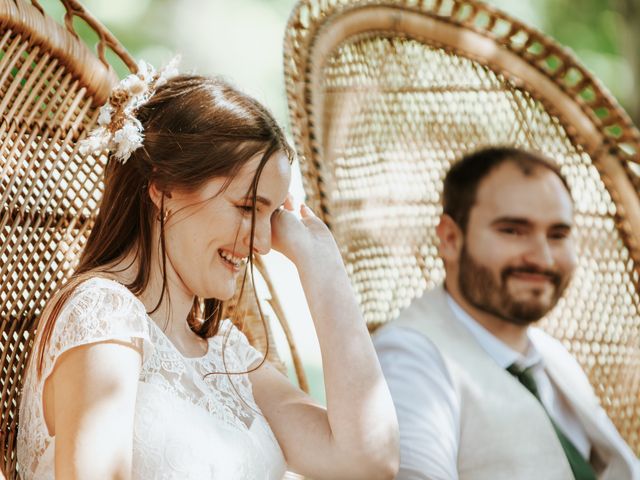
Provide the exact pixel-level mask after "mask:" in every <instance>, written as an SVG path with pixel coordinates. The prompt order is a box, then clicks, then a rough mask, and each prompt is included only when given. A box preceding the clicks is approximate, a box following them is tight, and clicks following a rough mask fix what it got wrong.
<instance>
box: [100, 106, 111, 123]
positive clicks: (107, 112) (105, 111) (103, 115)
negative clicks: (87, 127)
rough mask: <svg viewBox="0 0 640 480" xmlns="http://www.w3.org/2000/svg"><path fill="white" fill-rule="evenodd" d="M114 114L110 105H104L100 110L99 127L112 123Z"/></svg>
mask: <svg viewBox="0 0 640 480" xmlns="http://www.w3.org/2000/svg"><path fill="white" fill-rule="evenodd" d="M112 114H113V107H112V106H111V104H110V103H106V104H104V105H103V106H102V107H101V108H100V116H99V117H98V125H101V126H106V125H109V124H110V123H111V115H112Z"/></svg>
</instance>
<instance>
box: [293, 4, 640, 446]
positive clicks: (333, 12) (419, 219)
mask: <svg viewBox="0 0 640 480" xmlns="http://www.w3.org/2000/svg"><path fill="white" fill-rule="evenodd" d="M349 3H350V2H327V3H316V2H301V4H300V6H299V9H298V10H297V15H296V14H294V16H293V17H292V20H291V21H290V28H291V30H290V32H289V35H288V37H287V40H286V41H287V42H289V43H287V44H286V46H288V48H289V50H288V53H289V55H288V56H287V55H285V70H286V74H287V81H288V92H289V100H290V111H291V113H292V123H293V127H294V131H295V132H296V140H297V147H298V151H299V153H300V154H301V157H302V162H303V173H304V175H305V188H306V190H307V193H308V195H309V199H310V201H311V203H312V204H313V205H314V206H315V207H316V208H318V209H319V210H320V211H321V212H322V215H323V216H324V219H325V220H326V221H327V222H328V223H329V224H330V226H331V228H332V231H333V233H334V235H335V236H336V239H337V241H338V244H339V245H340V246H341V249H342V253H343V258H344V260H345V263H346V265H347V269H348V271H349V274H350V276H351V279H352V283H353V284H354V287H355V289H356V292H357V295H358V298H359V302H360V305H361V307H362V309H363V312H364V315H365V319H366V320H367V322H368V323H369V325H370V327H371V328H372V329H374V328H376V327H377V326H379V325H380V324H382V323H384V322H386V321H388V320H390V319H392V318H394V317H395V316H397V315H398V313H399V312H400V310H401V309H403V308H405V307H406V306H408V305H409V303H410V302H411V300H412V299H414V298H415V297H417V296H418V295H420V294H421V293H422V292H423V291H424V290H425V289H427V288H430V287H433V286H435V285H436V284H438V283H441V282H442V281H443V279H444V269H443V266H442V262H441V260H440V259H439V258H438V257H437V246H436V245H437V244H436V236H435V226H436V224H437V222H438V217H439V215H440V213H441V206H440V195H441V190H442V179H443V177H444V175H445V173H446V171H447V170H448V168H449V167H450V165H451V164H452V162H453V161H454V160H456V159H457V158H459V157H460V156H461V155H462V154H464V153H466V152H469V151H471V150H474V149H478V148H480V147H483V146H488V145H496V144H498V145H500V144H507V145H516V146H520V147H524V148H527V149H534V150H538V151H541V152H543V153H544V154H546V155H547V156H549V157H550V158H552V159H554V160H555V161H556V162H557V163H558V165H559V166H560V168H561V171H562V173H563V174H564V175H565V176H566V177H567V179H568V182H569V184H570V186H571V189H572V194H573V198H574V201H575V222H576V229H575V230H576V231H575V238H576V244H577V250H578V252H577V254H578V258H579V265H578V268H577V271H576V273H575V276H574V279H573V281H572V284H571V286H570V288H569V289H568V291H567V293H566V294H565V296H564V297H563V298H562V299H561V301H560V303H559V305H558V307H557V308H556V309H555V310H554V311H553V312H552V313H551V314H550V315H549V316H548V318H546V319H545V320H543V322H542V326H543V327H544V328H545V329H546V330H547V331H548V332H550V333H551V334H553V335H554V336H555V337H556V338H559V339H560V340H562V341H563V343H564V344H565V346H567V347H568V349H569V350H570V351H571V352H572V354H574V355H575V357H576V358H577V359H578V361H579V362H580V363H581V365H582V366H583V367H584V369H585V371H586V372H587V374H588V376H589V378H590V380H591V382H592V384H593V385H594V386H595V389H596V393H597V394H598V395H599V397H600V399H601V401H602V403H603V406H604V407H605V409H606V410H607V413H608V414H609V415H610V417H611V418H612V419H613V420H614V423H615V424H616V426H617V427H618V429H619V430H620V432H621V434H622V435H623V437H624V438H625V439H626V440H627V441H628V443H629V444H630V445H631V447H632V448H633V449H634V451H635V452H637V453H639V454H640V297H639V294H638V292H639V290H638V285H639V283H640V282H639V268H638V264H637V261H638V257H637V250H636V245H637V244H636V242H635V238H634V236H633V235H634V234H635V236H636V237H637V235H638V234H639V233H640V232H631V233H630V232H629V225H628V224H626V222H625V217H626V215H628V214H630V213H632V212H629V211H624V210H623V209H622V208H621V207H619V206H618V205H619V204H618V203H616V201H614V198H612V197H615V196H616V194H617V192H616V185H615V183H613V182H611V181H610V179H608V178H606V177H604V176H603V175H602V174H601V171H600V166H599V165H598V163H597V160H598V157H597V155H596V156H595V157H594V156H593V155H594V152H588V151H587V149H586V147H585V146H584V145H583V144H581V143H580V138H579V136H578V135H576V134H575V131H574V129H573V128H572V125H571V123H570V122H565V121H563V120H564V119H563V120H561V119H560V118H559V117H558V116H556V115H554V114H552V113H551V110H553V105H550V104H549V103H548V102H545V101H544V100H545V99H544V98H543V96H539V95H536V93H537V92H536V91H535V89H532V90H533V91H530V90H528V89H526V88H524V87H523V86H522V85H523V84H522V82H516V81H514V77H513V76H509V75H507V72H502V71H500V70H499V69H497V68H492V64H491V60H490V58H486V59H483V58H469V57H467V56H464V55H462V54H461V53H460V52H457V51H455V50H454V49H453V48H450V47H447V46H446V45H444V44H442V43H440V44H436V42H430V41H426V40H425V39H424V38H420V37H419V35H415V34H413V35H408V34H405V33H404V32H401V31H398V30H399V29H398V30H393V31H391V30H388V31H385V30H381V29H371V31H369V32H367V31H366V26H360V27H359V30H360V32H359V33H358V34H355V35H352V36H349V35H345V36H344V38H340V34H339V33H337V34H336V36H337V37H338V38H337V39H334V40H335V43H336V46H335V48H332V49H329V50H328V51H327V53H326V55H325V56H323V57H322V58H315V63H314V64H312V62H311V58H312V57H313V55H314V51H313V49H314V48H316V43H315V42H316V41H318V38H317V37H319V36H321V35H322V34H323V33H324V32H326V31H328V30H330V24H331V23H332V22H334V21H337V20H336V19H337V18H339V17H340V15H341V14H343V13H344V12H346V11H348V10H349ZM370 3H373V2H351V4H357V6H358V7H363V5H364V6H366V5H368V4H370ZM377 3H391V4H394V7H398V5H399V4H405V3H411V2H400V1H397V2H377ZM428 3H429V2H425V5H426V4H428ZM453 3H455V4H456V5H457V4H467V5H468V4H471V5H476V3H475V2H431V7H433V8H444V7H442V6H438V5H436V4H442V5H444V4H448V5H450V6H451V5H452V4H453ZM363 8H364V7H363ZM407 8H409V9H413V10H415V9H418V7H416V6H415V5H413V6H411V7H407ZM478 8H480V7H478ZM355 9H356V7H353V10H355ZM451 12H452V10H451V9H449V14H451ZM423 13H425V14H430V15H431V14H433V13H434V12H433V11H432V10H430V8H429V7H428V6H424V8H423ZM345 15H346V14H345ZM434 16H435V15H434ZM436 18H438V19H441V20H442V21H443V22H447V23H451V21H452V19H451V16H450V15H449V16H447V15H442V12H441V11H440V10H438V15H437V16H436ZM362 22H364V20H363V21H362ZM354 23H355V21H354ZM490 27H491V24H489V28H488V29H489V30H491V28H490ZM323 29H325V30H323ZM473 29H474V31H477V30H478V28H477V27H476V26H474V27H473ZM337 30H338V29H337V28H336V31H337ZM327 36H329V34H327ZM487 36H489V37H490V35H487ZM536 41H538V40H537V39H536ZM540 42H544V43H545V44H548V43H550V40H548V39H544V38H543V39H541V40H540ZM305 49H308V51H307V52H305ZM563 60H564V59H563ZM564 61H565V66H566V68H567V69H569V68H570V67H571V65H569V64H567V62H568V60H564ZM576 71H577V70H576ZM516 80H517V79H516ZM583 87H584V85H583V86H578V87H577V88H576V92H577V93H576V97H578V98H579V95H580V92H581V91H582V88H583ZM589 88H595V90H592V91H593V94H594V95H595V96H596V97H598V98H599V99H603V98H604V99H605V100H607V101H609V102H610V99H609V97H607V95H606V94H604V93H603V94H600V93H599V90H597V88H598V87H597V85H596V86H595V87H592V85H591V84H590V85H589ZM604 105H605V107H603V108H606V109H607V111H608V112H610V113H609V118H606V116H604V117H603V118H605V120H606V121H611V120H612V117H615V118H613V121H614V122H616V121H617V122H618V123H617V125H618V127H617V128H618V130H616V132H615V134H613V133H612V131H613V129H611V128H610V130H609V131H606V132H604V133H603V136H604V137H605V138H607V139H608V140H607V141H608V142H610V141H612V140H615V139H616V138H617V139H619V142H618V144H623V143H624V144H625V145H624V148H625V149H627V151H628V152H630V154H629V155H626V154H625V151H622V149H621V148H613V149H612V152H614V153H613V155H617V158H618V160H619V161H620V163H621V164H622V165H623V166H624V170H625V172H627V174H628V175H629V177H630V179H631V181H632V182H637V177H636V175H637V173H636V172H637V167H638V165H637V164H636V163H635V160H636V154H637V152H638V149H637V146H638V143H637V141H636V139H637V138H638V133H637V130H635V129H634V128H633V127H632V126H631V125H630V124H629V123H628V122H627V119H626V118H625V117H624V116H623V115H622V114H620V115H618V110H616V108H615V105H614V106H613V107H612V106H611V104H610V103H609V104H607V103H606V102H604ZM583 107H585V108H587V109H589V110H591V111H593V110H595V108H593V106H589V105H586V106H584V105H583ZM613 112H616V113H615V114H614V113H613ZM593 118H594V119H597V115H593ZM605 123H606V122H605V121H603V122H602V125H600V126H599V127H600V128H601V130H605V129H607V128H609V127H608V126H607V125H606V124H605ZM620 123H621V124H622V125H623V127H620V126H619V124H620ZM627 144H628V145H627ZM610 145H612V144H610ZM618 146H620V145H618ZM636 185H637V183H636Z"/></svg>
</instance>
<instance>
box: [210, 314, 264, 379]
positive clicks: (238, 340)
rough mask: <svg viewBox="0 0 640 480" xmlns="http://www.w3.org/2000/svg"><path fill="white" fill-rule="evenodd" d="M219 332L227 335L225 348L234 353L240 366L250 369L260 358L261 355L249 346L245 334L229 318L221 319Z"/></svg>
mask: <svg viewBox="0 0 640 480" xmlns="http://www.w3.org/2000/svg"><path fill="white" fill-rule="evenodd" d="M220 332H221V333H222V334H223V335H225V336H226V337H227V344H226V348H229V349H230V350H232V351H233V352H234V353H235V355H236V356H237V359H238V362H239V367H240V368H242V369H243V370H250V369H251V368H252V367H254V366H256V365H257V364H258V363H259V362H260V361H261V360H262V357H263V355H262V354H261V353H260V352H259V351H258V350H256V349H255V348H253V346H251V344H250V343H249V340H247V337H246V336H245V334H244V333H242V332H241V331H240V330H239V329H238V327H236V326H235V325H234V324H233V322H232V321H231V320H229V319H226V320H223V321H222V323H221V325H220Z"/></svg>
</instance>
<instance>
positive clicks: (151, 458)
mask: <svg viewBox="0 0 640 480" xmlns="http://www.w3.org/2000/svg"><path fill="white" fill-rule="evenodd" d="M225 335H228V339H227V340H226V343H225V345H224V349H225V350H224V352H225V364H226V365H223V362H222V355H221V352H222V348H223V342H224V338H223V337H224V336H225ZM131 338H140V339H142V340H143V344H144V346H143V363H142V372H141V374H140V379H139V383H138V394H137V398H136V407H135V421H134V432H133V478H134V479H145V480H146V479H163V480H164V479H167V480H168V479H180V480H187V479H193V480H196V479H197V480H204V479H216V480H218V479H220V480H226V479H230V480H236V479H256V480H272V479H273V480H275V479H278V480H279V479H281V478H282V476H283V475H284V472H285V463H284V458H283V455H282V451H281V450H280V447H279V446H278V443H277V441H276V439H275V437H274V435H273V433H272V431H271V429H270V428H269V425H268V424H267V422H266V420H265V418H264V417H263V416H262V414H261V413H260V410H259V408H258V407H257V405H256V404H255V401H254V399H253V393H252V390H251V383H250V382H249V377H248V375H246V374H243V375H225V374H216V375H209V376H207V377H205V375H206V374H207V373H210V372H224V371H228V372H241V371H245V370H247V369H248V368H249V367H250V366H252V365H254V364H255V363H256V362H257V361H258V360H260V359H261V355H260V353H258V352H257V351H256V350H255V349H254V348H253V347H251V346H250V345H249V343H248V341H247V339H246V337H245V336H244V335H243V334H242V333H241V332H240V331H239V330H237V329H236V327H235V326H234V325H233V324H232V323H231V322H230V321H229V320H224V321H223V322H222V324H221V327H220V332H219V334H218V335H216V336H215V337H212V338H210V339H209V341H208V350H207V353H206V354H205V355H204V356H203V357H197V358H186V357H184V356H182V355H181V354H180V352H179V351H178V350H177V349H176V348H175V347H174V345H173V344H172V343H171V342H170V341H169V339H168V338H167V337H166V336H165V334H164V333H163V331H162V330H161V329H160V327H158V326H157V325H156V323H155V322H154V321H153V320H152V319H151V318H150V317H149V316H148V315H147V314H146V311H145V307H144V305H143V304H142V302H140V301H139V300H138V299H137V298H136V297H135V296H134V295H133V294H132V293H131V292H130V291H129V290H128V289H127V288H126V287H125V286H124V285H121V284H120V283H117V282H115V281H112V280H108V279H104V278H91V279H89V280H86V281H84V282H82V283H80V284H79V285H78V286H77V288H76V290H75V291H74V293H73V295H72V296H71V297H70V298H69V300H68V301H67V302H66V304H65V305H64V307H63V309H62V311H61V312H60V315H59V317H58V320H57V322H56V325H55V327H54V331H53V334H52V337H51V341H50V343H49V345H48V347H47V350H46V354H45V359H44V369H43V376H42V379H41V380H38V378H37V376H36V375H35V362H32V363H31V364H30V365H31V366H30V368H29V371H28V372H27V374H26V378H25V384H24V389H23V394H22V402H21V405H20V427H19V430H18V466H19V467H18V468H19V471H20V474H21V476H22V479H23V480H31V479H36V480H41V479H47V480H49V479H53V478H54V449H55V437H51V436H49V434H48V430H47V427H46V425H45V421H44V416H43V410H42V393H43V386H44V379H46V378H47V377H48V376H49V375H50V373H51V371H52V369H53V367H54V365H55V362H56V359H57V358H58V357H59V356H60V355H61V354H62V353H63V352H65V351H66V350H69V349H70V348H73V347H76V346H79V345H84V344H89V343H94V342H100V341H104V340H109V339H120V340H129V339H131Z"/></svg>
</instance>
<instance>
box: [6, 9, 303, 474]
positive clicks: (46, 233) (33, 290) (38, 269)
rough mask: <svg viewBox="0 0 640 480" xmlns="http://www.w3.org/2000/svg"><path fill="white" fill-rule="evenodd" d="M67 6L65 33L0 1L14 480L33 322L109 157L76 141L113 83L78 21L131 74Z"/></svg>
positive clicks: (85, 227)
mask: <svg viewBox="0 0 640 480" xmlns="http://www.w3.org/2000/svg"><path fill="white" fill-rule="evenodd" d="M61 1H62V3H64V4H65V7H66V8H67V16H66V18H65V23H66V26H67V28H66V29H65V28H63V27H62V26H60V25H58V24H56V23H55V22H54V21H53V20H52V19H51V18H50V17H47V16H45V15H44V12H43V10H42V9H41V8H39V5H38V4H37V2H34V4H33V5H31V4H29V3H28V2H26V1H25V0H0V12H1V13H2V17H1V18H0V119H1V124H0V345H1V348H0V366H1V368H2V374H1V376H0V393H1V396H0V399H1V404H0V469H1V470H2V471H3V472H4V474H5V476H6V477H7V478H8V479H9V480H12V479H13V478H16V475H17V474H16V471H15V469H16V456H15V441H16V433H17V427H18V415H17V413H18V406H19V401H20V399H19V395H20V389H21V385H22V373H23V370H24V367H25V364H26V362H27V358H28V356H29V353H30V351H31V348H32V346H33V344H32V342H31V338H32V337H33V335H34V329H35V327H36V322H37V319H38V318H39V316H40V313H41V312H42V309H43V307H44V305H45V303H46V301H47V300H48V298H49V297H50V296H51V294H52V293H53V292H55V291H56V290H57V289H58V288H60V286H61V285H62V284H63V283H64V282H65V280H66V279H67V278H68V277H69V276H70V275H71V273H72V272H73V269H74V268H75V266H76V264H77V261H78V258H79V254H80V252H81V250H82V249H83V247H84V245H85V243H86V239H87V238H88V235H89V232H90V229H91V226H92V225H93V222H94V219H95V215H96V214H97V208H98V205H99V201H100V198H101V196H102V189H103V185H102V181H101V178H102V173H103V170H104V166H105V164H106V157H105V156H99V157H97V158H94V157H91V156H89V157H82V156H80V155H79V154H78V150H77V148H78V147H77V141H78V140H80V139H81V138H83V137H84V136H86V134H87V132H88V131H90V130H91V129H92V128H93V126H94V125H95V123H96V121H97V116H98V113H99V112H98V110H97V107H98V106H100V105H101V104H102V103H103V102H104V101H105V100H106V98H107V95H108V92H109V90H110V87H109V86H110V85H112V84H113V82H114V80H115V79H116V77H115V74H114V73H113V71H112V70H110V69H109V68H108V67H105V65H104V64H103V63H102V62H101V61H100V60H99V59H98V58H97V57H96V56H95V55H94V54H93V53H92V52H91V51H90V50H88V49H87V48H86V47H85V46H84V44H82V43H81V42H80V41H79V40H78V39H77V38H76V37H75V35H74V33H73V30H72V28H71V27H72V25H71V23H72V17H73V16H79V17H81V18H83V19H84V20H85V21H86V22H87V23H88V24H89V26H91V27H92V28H94V29H95V30H96V33H97V34H98V37H99V38H100V43H99V45H98V47H97V49H98V53H99V56H100V57H101V58H102V60H103V61H104V55H103V54H104V49H105V47H109V48H111V49H112V50H114V52H116V54H118V55H120V56H121V57H122V59H123V61H124V63H125V64H126V65H128V66H129V67H130V68H135V62H134V61H133V59H132V58H131V57H130V56H129V55H128V54H127V53H126V51H125V50H124V48H123V47H122V45H120V44H119V43H118V42H117V40H116V39H115V38H114V37H113V36H112V35H111V34H110V33H109V32H108V31H106V29H104V27H102V26H101V25H100V24H99V22H98V21H97V20H95V19H94V18H93V17H92V16H91V15H90V14H89V13H88V12H86V11H85V10H84V9H83V7H82V6H81V5H80V4H79V3H78V2H77V1H75V0H61ZM92 92H93V93H94V94H92ZM257 264H258V267H259V268H260V273H259V274H258V273H257V274H256V277H258V278H261V279H262V280H263V281H264V282H266V283H267V284H268V286H267V288H266V291H267V293H266V294H265V295H264V297H265V298H267V301H268V302H269V304H270V306H271V311H272V316H274V317H275V318H277V320H278V321H279V322H280V324H281V325H282V328H283V330H284V333H285V337H286V339H287V341H288V342H289V346H290V348H291V356H292V360H293V362H294V366H295V367H296V372H297V374H298V380H299V383H300V386H301V387H302V388H303V389H305V390H308V387H307V384H306V379H305V376H304V371H303V369H302V365H301V362H300V359H299V356H298V354H297V351H296V349H295V346H294V345H293V338H292V336H291V332H290V331H289V328H288V325H287V323H286V319H285V317H284V314H283V312H282V308H281V307H280V304H279V302H278V299H277V297H276V296H275V292H274V289H273V286H272V285H271V283H270V280H269V278H268V275H267V273H266V270H265V269H264V266H263V265H262V263H260V262H259V261H257ZM244 299H245V302H244V303H243V307H242V309H243V311H246V312H247V313H246V315H240V316H241V317H245V318H244V320H245V321H244V322H241V323H244V325H240V327H241V328H242V327H244V328H242V329H243V331H244V332H245V333H246V334H247V336H248V337H249V339H250V341H251V343H252V344H253V345H254V346H255V347H256V348H257V349H258V350H259V351H261V352H265V351H266V343H267V337H268V338H270V339H271V342H270V345H271V347H272V348H270V349H269V355H268V359H269V360H270V361H271V362H272V363H274V364H275V365H276V366H278V367H279V368H280V370H282V371H284V370H285V367H284V365H283V364H282V362H281V361H280V357H279V356H278V352H277V351H276V349H275V348H274V347H273V339H272V335H271V332H270V331H268V332H267V334H266V335H265V331H264V326H263V323H262V321H261V318H260V316H259V314H258V313H257V311H256V307H255V298H254V295H253V291H252V289H251V287H248V288H247V291H246V292H245V296H244ZM236 302H237V298H236V299H233V300H232V301H231V302H229V303H228V305H226V306H225V308H226V313H228V314H229V315H231V314H232V312H233V309H234V305H235V303H236Z"/></svg>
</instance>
